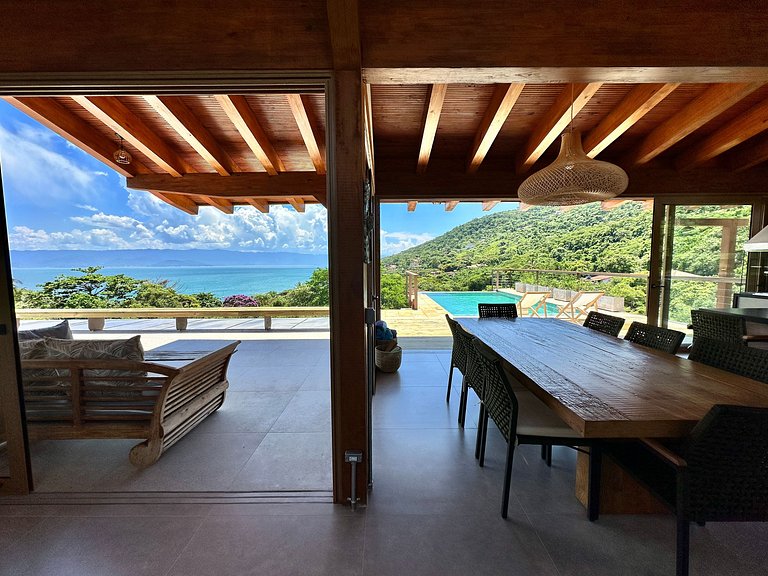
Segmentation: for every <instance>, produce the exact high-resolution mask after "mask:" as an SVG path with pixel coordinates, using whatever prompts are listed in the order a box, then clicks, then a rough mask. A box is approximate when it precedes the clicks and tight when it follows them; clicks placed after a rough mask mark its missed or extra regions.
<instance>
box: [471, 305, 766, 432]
mask: <svg viewBox="0 0 768 576" xmlns="http://www.w3.org/2000/svg"><path fill="white" fill-rule="evenodd" d="M457 321H458V322H459V323H460V324H461V325H462V326H463V327H464V328H465V329H466V330H468V331H469V332H471V333H472V334H474V335H475V336H476V337H477V338H479V339H480V340H482V341H483V342H485V343H486V344H487V345H488V346H490V347H491V348H492V349H494V350H495V351H496V353H497V354H499V355H500V356H501V357H502V358H504V359H505V360H506V361H507V362H508V364H509V369H510V371H511V372H512V374H514V375H515V376H516V377H517V378H518V379H519V380H520V381H521V382H522V383H523V384H524V385H526V386H527V387H528V388H530V389H531V391H533V392H534V394H536V396H538V397H539V398H540V399H541V400H542V401H543V402H544V403H545V404H547V405H548V406H549V407H550V408H552V409H553V410H554V411H555V412H556V413H557V414H558V415H559V416H560V417H561V418H562V419H563V420H564V421H565V422H567V423H568V425H569V426H571V428H573V429H574V430H575V431H577V432H578V433H579V434H580V435H581V436H583V437H585V438H642V437H680V436H684V435H686V434H687V433H688V432H689V431H690V429H691V428H692V427H693V426H694V425H695V424H696V422H698V421H699V420H700V419H701V418H702V417H703V416H704V414H706V413H707V411H709V409H710V408H711V407H712V406H713V405H714V404H739V405H747V406H764V407H768V385H766V384H763V383H761V382H757V381H755V380H751V379H749V378H743V377H741V376H737V375H735V374H731V373H729V372H724V371H722V370H718V369H716V368H712V367H710V366H706V365H705V364H700V363H698V362H692V361H690V360H687V359H685V358H680V357H678V356H673V355H672V354H666V353H663V352H659V351H657V350H652V349H650V348H646V347H644V346H640V345H638V344H633V343H631V342H627V341H626V340H622V339H619V338H614V337H613V336H609V335H607V334H603V333H601V332H597V331H595V330H590V329H588V328H584V327H583V326H579V325H576V324H572V323H570V322H565V321H562V320H556V319H553V318H550V319H546V318H517V319H515V320H507V319H498V318H482V319H479V318H457Z"/></svg>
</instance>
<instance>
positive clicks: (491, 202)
mask: <svg viewBox="0 0 768 576" xmlns="http://www.w3.org/2000/svg"><path fill="white" fill-rule="evenodd" d="M499 202H500V200H486V201H485V202H483V212H488V210H491V209H492V208H493V207H494V206H496V205H497V204H498V203H499Z"/></svg>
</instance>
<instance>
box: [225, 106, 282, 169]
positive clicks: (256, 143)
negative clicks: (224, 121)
mask: <svg viewBox="0 0 768 576" xmlns="http://www.w3.org/2000/svg"><path fill="white" fill-rule="evenodd" d="M216 101H217V102H218V103H219V105H220V106H221V108H222V109H223V110H224V112H225V113H226V115H227V116H228V117H229V119H230V121H231V122H232V124H234V125H235V128H237V131H238V132H239V133H240V136H242V138H243V140H245V142H246V144H248V147H249V148H250V149H251V151H252V152H253V153H254V155H255V156H256V158H258V159H259V162H261V165H262V166H264V169H265V170H266V171H267V173H268V174H269V175H270V176H276V175H277V174H278V173H279V172H285V166H284V165H283V161H282V160H280V157H279V156H278V155H277V152H275V149H274V148H273V147H272V143H271V142H270V141H269V138H268V137H267V134H266V133H265V132H264V130H263V129H262V127H261V124H259V121H258V119H257V118H256V114H255V113H254V111H253V109H252V108H251V107H250V106H249V105H248V101H247V100H246V99H245V96H239V95H226V94H217V95H216Z"/></svg>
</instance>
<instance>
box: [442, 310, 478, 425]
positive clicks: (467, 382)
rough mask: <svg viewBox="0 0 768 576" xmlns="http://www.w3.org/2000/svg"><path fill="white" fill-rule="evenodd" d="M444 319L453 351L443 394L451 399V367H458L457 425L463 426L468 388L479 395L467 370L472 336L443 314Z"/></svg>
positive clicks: (447, 399) (447, 398)
mask: <svg viewBox="0 0 768 576" xmlns="http://www.w3.org/2000/svg"><path fill="white" fill-rule="evenodd" d="M445 319H446V320H447V321H448V327H449V328H450V329H451V334H452V335H453V351H452V352H451V366H450V368H449V370H448V392H447V393H446V396H445V401H446V402H450V399H451V380H452V378H453V369H454V368H458V370H459V372H461V375H462V379H461V397H460V400H459V426H461V427H463V426H464V421H465V419H466V414H467V396H468V395H469V388H472V389H473V390H474V391H475V393H477V394H478V396H479V395H480V386H479V383H476V382H475V381H474V380H473V378H472V375H471V374H469V372H468V359H469V354H470V353H471V352H472V350H473V349H472V340H473V338H474V336H472V334H470V333H469V332H467V331H466V330H464V328H463V327H462V326H461V324H459V323H458V322H456V320H454V319H453V318H451V317H450V316H448V314H446V315H445Z"/></svg>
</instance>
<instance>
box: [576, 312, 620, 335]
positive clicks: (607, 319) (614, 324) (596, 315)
mask: <svg viewBox="0 0 768 576" xmlns="http://www.w3.org/2000/svg"><path fill="white" fill-rule="evenodd" d="M584 326H586V327H587V328H591V329H592V330H597V331H598V332H602V333H603V334H610V335H611V336H618V335H619V332H621V329H622V328H623V327H624V318H619V317H618V316H611V315H610V314H603V313H601V312H595V311H594V310H593V311H592V312H590V313H589V314H587V318H586V320H584Z"/></svg>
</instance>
